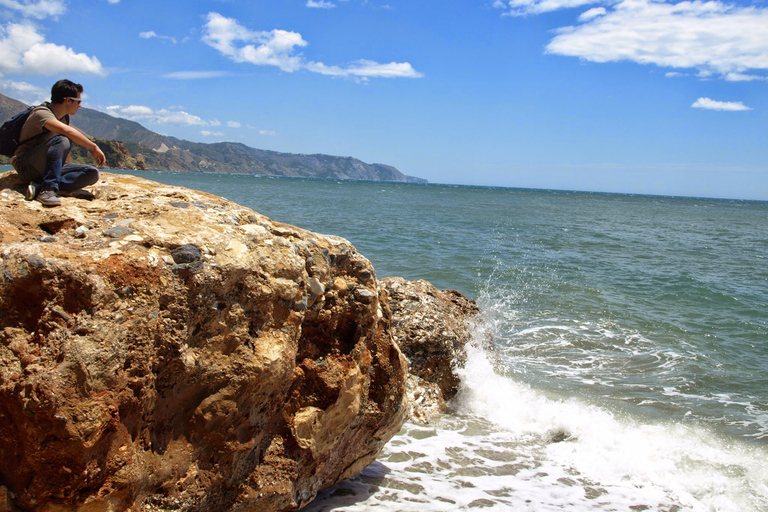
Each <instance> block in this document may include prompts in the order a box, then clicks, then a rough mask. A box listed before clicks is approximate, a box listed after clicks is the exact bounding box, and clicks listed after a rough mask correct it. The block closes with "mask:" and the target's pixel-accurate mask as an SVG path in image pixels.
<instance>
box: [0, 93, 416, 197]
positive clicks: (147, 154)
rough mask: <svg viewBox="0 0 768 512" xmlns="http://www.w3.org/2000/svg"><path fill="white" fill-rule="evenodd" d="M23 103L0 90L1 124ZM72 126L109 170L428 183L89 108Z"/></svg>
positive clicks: (382, 167)
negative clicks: (208, 139) (210, 139)
mask: <svg viewBox="0 0 768 512" xmlns="http://www.w3.org/2000/svg"><path fill="white" fill-rule="evenodd" d="M26 107H27V105H26V104H25V103H23V102H21V101H18V100H15V99H13V98H9V97H7V96H4V95H2V94H0V120H1V121H0V122H3V121H5V120H6V119H10V118H11V117H12V116H13V115H14V114H16V113H18V112H20V111H21V110H23V109H24V108H26ZM72 125H73V126H75V127H77V128H78V129H80V130H81V131H83V132H85V133H86V134H87V135H88V136H90V137H92V138H94V140H95V141H96V143H97V144H98V145H99V147H100V148H101V149H102V151H103V152H104V154H105V155H106V157H107V167H109V168H112V169H138V170H147V171H149V170H158V171H159V170H169V171H189V172H209V173H222V174H253V175H266V176H291V177H305V178H327V179H338V180H370V181H394V182H403V183H427V180H425V179H422V178H416V177H413V176H406V175H405V174H403V173H402V172H400V171H399V170H397V169H396V168H395V167H393V166H391V165H386V164H376V163H374V164H367V163H365V162H363V161H361V160H358V159H357V158H352V157H341V156H332V155H322V154H315V155H304V154H292V153H279V152H277V151H268V150H263V149H256V148H252V147H249V146H246V145H245V144H241V143H237V142H217V143H211V144H206V143H201V142H190V141H187V140H183V139H177V138H175V137H168V136H165V135H160V134H159V133H155V132H153V131H151V130H148V129H146V128H144V127H143V126H142V125H141V124H139V123H137V122H134V121H129V120H127V119H122V118H119V117H113V116H110V115H109V114H105V113H103V112H99V111H97V110H93V109H89V108H81V109H80V110H79V111H78V113H77V116H74V117H72ZM88 159H89V155H88V153H87V151H84V150H83V148H81V147H79V146H74V147H73V151H72V160H73V161H80V160H82V161H84V162H85V161H87V160H88ZM8 162H9V159H8V158H6V157H0V163H8Z"/></svg>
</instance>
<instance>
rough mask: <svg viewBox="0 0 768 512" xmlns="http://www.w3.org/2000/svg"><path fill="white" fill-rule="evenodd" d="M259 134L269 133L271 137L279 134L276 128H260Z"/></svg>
mask: <svg viewBox="0 0 768 512" xmlns="http://www.w3.org/2000/svg"><path fill="white" fill-rule="evenodd" d="M259 135H268V136H270V137H274V136H275V135H277V132H276V131H275V130H259Z"/></svg>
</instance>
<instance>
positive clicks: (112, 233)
mask: <svg viewBox="0 0 768 512" xmlns="http://www.w3.org/2000/svg"><path fill="white" fill-rule="evenodd" d="M135 232H136V230H135V229H133V228H129V227H127V226H115V227H111V228H109V229H108V230H106V231H104V232H103V233H102V234H103V235H104V236H108V237H111V238H123V237H124V236H128V235H130V234H132V233H135Z"/></svg>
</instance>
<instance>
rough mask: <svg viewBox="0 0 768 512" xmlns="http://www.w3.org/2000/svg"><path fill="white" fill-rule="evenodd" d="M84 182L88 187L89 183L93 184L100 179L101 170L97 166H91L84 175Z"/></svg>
mask: <svg viewBox="0 0 768 512" xmlns="http://www.w3.org/2000/svg"><path fill="white" fill-rule="evenodd" d="M82 180H83V181H82V182H83V183H84V185H83V186H84V187H87V186H89V185H93V184H94V183H96V182H97V181H99V170H98V169H97V168H95V167H90V168H89V169H88V170H87V171H86V172H85V173H84V174H83V177H82Z"/></svg>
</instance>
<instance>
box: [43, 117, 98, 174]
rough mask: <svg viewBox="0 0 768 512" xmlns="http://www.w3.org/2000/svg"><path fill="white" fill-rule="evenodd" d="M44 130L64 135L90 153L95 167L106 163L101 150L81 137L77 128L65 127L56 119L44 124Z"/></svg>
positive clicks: (81, 134)
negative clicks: (94, 161)
mask: <svg viewBox="0 0 768 512" xmlns="http://www.w3.org/2000/svg"><path fill="white" fill-rule="evenodd" d="M45 128H46V129H47V130H49V131H52V132H56V133H59V134H61V135H64V136H65V137H67V138H68V139H69V140H71V141H72V142H74V143H75V144H79V145H80V146H83V147H84V148H85V149H87V150H89V151H90V152H91V154H92V155H93V158H94V160H96V165H98V166H99V167H104V164H105V163H106V161H107V158H106V157H105V156H104V153H102V152H101V149H99V146H98V145H97V144H96V143H95V142H93V141H92V140H90V139H89V138H88V137H86V136H85V135H83V132H81V131H80V130H78V129H77V128H73V127H71V126H69V125H66V124H64V123H62V122H61V121H59V120H58V119H51V120H49V121H48V122H47V123H45Z"/></svg>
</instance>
